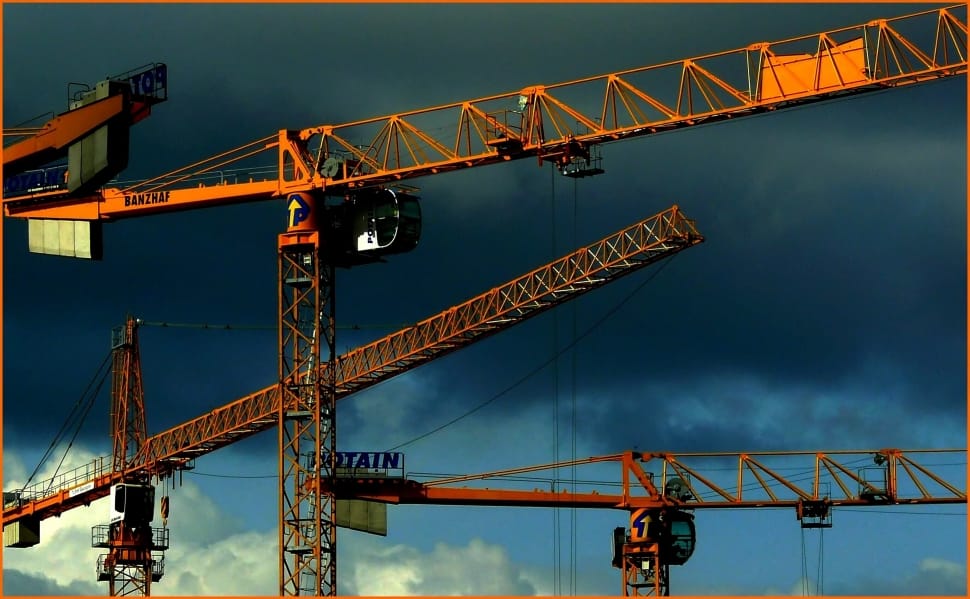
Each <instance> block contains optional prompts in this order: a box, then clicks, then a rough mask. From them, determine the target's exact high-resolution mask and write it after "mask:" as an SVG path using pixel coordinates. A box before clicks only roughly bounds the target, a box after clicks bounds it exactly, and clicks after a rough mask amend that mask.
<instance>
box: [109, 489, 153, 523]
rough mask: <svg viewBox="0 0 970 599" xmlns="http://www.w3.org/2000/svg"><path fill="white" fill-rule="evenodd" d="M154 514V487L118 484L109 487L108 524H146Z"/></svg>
mask: <svg viewBox="0 0 970 599" xmlns="http://www.w3.org/2000/svg"><path fill="white" fill-rule="evenodd" d="M154 512H155V487H153V486H151V485H132V484H118V485H115V486H113V487H111V520H110V523H111V524H114V523H115V522H126V523H128V524H148V523H150V522H151V521H152V518H153V517H154Z"/></svg>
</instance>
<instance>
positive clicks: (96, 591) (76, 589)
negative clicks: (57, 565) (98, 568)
mask: <svg viewBox="0 0 970 599" xmlns="http://www.w3.org/2000/svg"><path fill="white" fill-rule="evenodd" d="M91 572H92V575H93V573H94V570H93V569H92V571H91ZM3 594H4V595H5V596H7V597H23V596H36V595H42V596H51V595H53V596H61V597H63V596H92V595H104V589H101V588H98V586H97V585H95V584H93V583H89V582H82V581H79V580H73V581H71V583H70V584H66V585H65V584H61V583H59V582H58V581H57V580H55V579H53V578H49V577H47V576H41V575H38V574H26V573H24V572H21V571H20V570H13V569H7V568H4V570H3Z"/></svg>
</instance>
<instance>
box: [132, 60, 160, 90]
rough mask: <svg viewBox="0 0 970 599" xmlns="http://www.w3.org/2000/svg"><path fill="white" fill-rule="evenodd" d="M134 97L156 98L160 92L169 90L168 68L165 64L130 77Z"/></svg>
mask: <svg viewBox="0 0 970 599" xmlns="http://www.w3.org/2000/svg"><path fill="white" fill-rule="evenodd" d="M128 85H130V86H131V94H132V95H133V96H149V97H155V96H156V95H157V94H158V93H159V92H160V91H162V90H167V89H168V67H167V66H165V65H164V64H160V65H157V66H154V67H152V68H150V69H146V70H144V71H142V72H140V73H135V74H134V75H132V76H130V77H128Z"/></svg>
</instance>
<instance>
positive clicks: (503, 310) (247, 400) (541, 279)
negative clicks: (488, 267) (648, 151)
mask: <svg viewBox="0 0 970 599" xmlns="http://www.w3.org/2000/svg"><path fill="white" fill-rule="evenodd" d="M702 241H703V237H702V236H701V235H700V233H698V231H697V229H696V227H695V225H694V223H693V221H691V220H690V219H688V218H686V217H685V216H684V215H683V213H682V212H681V211H680V210H679V208H677V207H676V206H674V207H671V208H669V209H667V210H665V211H663V212H661V213H659V214H657V215H654V216H652V217H650V218H648V219H645V220H642V221H640V222H638V223H635V224H633V225H631V226H629V227H626V228H625V229H623V230H621V231H619V232H617V233H614V234H613V235H610V236H608V237H606V238H604V239H602V240H600V241H598V242H596V243H593V244H590V245H588V246H586V247H583V248H580V249H578V250H576V251H574V252H572V253H571V254H568V255H566V256H564V257H562V258H560V259H558V260H556V261H554V262H552V263H550V264H547V265H545V266H543V267H541V268H537V269H535V270H533V271H531V272H529V273H527V274H525V275H522V276H520V277H518V278H516V279H513V280H512V281H510V282H508V283H505V284H503V285H500V286H498V287H495V288H494V289H492V290H490V291H488V292H486V293H483V294H481V295H479V296H477V297H475V298H473V299H470V300H468V301H466V302H465V303H463V304H460V305H458V306H454V307H452V308H449V309H447V310H445V311H443V312H441V313H439V314H437V315H436V316H432V317H431V318H428V319H425V320H423V321H421V322H419V323H418V324H416V325H414V326H411V327H407V328H405V329H403V330H401V331H398V332H397V333H394V334H391V335H388V336H387V337H384V338H382V339H379V340H377V341H374V342H372V343H369V344H367V345H364V346H362V347H359V348H357V349H355V350H353V351H351V352H348V353H347V354H345V355H343V356H341V357H339V358H338V359H337V369H336V385H337V398H338V399H341V398H343V397H346V396H348V395H350V394H352V393H355V392H357V391H361V390H363V389H365V388H367V387H369V386H372V385H375V384H377V383H379V382H381V381H384V380H387V379H389V378H392V377H394V376H396V375H398V374H401V373H403V372H406V371H407V370H410V369H412V368H415V367H417V366H420V365H422V364H425V363H427V362H430V361H432V360H434V359H436V358H438V357H441V356H443V355H445V354H447V353H450V352H452V351H455V350H457V349H459V348H461V347H465V346H467V345H470V344H471V343H474V342H476V341H478V340H481V339H483V338H485V337H487V336H489V335H493V334H495V333H498V332H499V331H502V330H504V329H506V328H508V327H510V326H512V325H514V324H516V323H519V322H522V321H524V320H525V319H527V318H530V317H532V316H535V315H537V314H540V313H542V312H544V311H545V310H548V309H550V308H553V307H555V306H557V305H559V304H562V303H564V302H566V301H568V300H571V299H574V298H576V297H579V296H580V295H582V294H583V293H586V292H588V291H591V290H592V289H596V288H598V287H601V286H603V285H605V284H607V283H609V282H611V281H614V280H616V279H618V278H619V277H621V276H623V275H626V274H629V273H631V272H634V271H636V270H638V269H640V268H644V267H646V266H648V265H650V264H654V263H656V262H658V261H660V260H662V259H664V258H667V257H670V256H673V255H674V254H676V253H678V252H680V251H682V250H684V249H687V248H689V247H692V246H694V245H697V244H698V243H701V242H702ZM326 368H327V365H326V364H323V365H321V366H320V369H321V374H324V372H323V371H324V370H325V369H326ZM279 402H280V393H279V386H278V385H272V386H269V387H266V388H264V389H261V390H259V391H257V392H255V393H252V394H250V395H248V396H246V397H243V398H241V399H239V400H236V401H234V402H232V403H230V404H228V405H225V406H223V407H220V408H217V409H215V410H213V411H211V412H209V413H207V414H204V415H202V416H199V417H198V418H195V419H193V420H190V421H189V422H186V423H184V424H181V425H179V426H176V427H174V428H171V429H169V430H167V431H164V432H161V433H159V434H156V435H153V436H151V437H148V438H147V439H145V441H144V442H143V443H142V444H141V448H140V451H139V452H138V454H136V455H135V457H134V458H133V460H132V461H131V462H130V465H129V471H128V472H129V474H134V473H137V472H144V473H145V474H166V473H168V472H171V471H173V470H175V469H177V468H178V467H180V466H182V465H184V464H185V463H186V462H188V461H189V460H192V459H194V458H196V457H199V456H202V455H205V454H208V453H210V452H212V451H215V450H216V449H219V448H221V447H225V446H227V445H230V444H232V443H234V442H235V441H238V440H240V439H243V438H246V437H248V436H250V435H253V434H255V433H258V432H261V431H265V430H268V429H270V428H273V427H274V426H276V425H277V424H278V412H279V408H280V405H279ZM108 463H109V464H110V458H109V459H108ZM99 472H102V473H103V474H104V476H103V477H102V478H99V479H97V480H94V477H93V476H92V477H89V478H83V477H75V479H72V484H71V485H68V486H65V487H63V489H66V490H63V493H68V491H69V490H71V491H70V492H74V493H76V494H78V497H77V498H75V497H73V496H72V497H71V498H68V497H67V496H66V495H64V496H61V495H59V494H58V495H55V494H53V493H52V494H51V496H47V495H45V494H43V493H41V492H39V493H38V494H35V495H31V496H30V497H29V498H25V500H26V501H25V503H24V504H23V505H20V506H16V507H12V508H7V509H4V512H3V518H4V525H7V524H9V523H10V522H13V521H15V520H16V519H17V518H19V517H22V516H25V515H37V516H39V517H41V518H46V517H48V516H50V515H55V514H58V513H61V512H62V511H64V509H66V508H65V507H64V502H65V501H67V500H68V499H70V500H71V501H72V502H73V503H72V507H73V506H74V505H80V504H82V503H84V502H86V501H91V500H92V499H91V498H97V497H103V496H105V495H107V493H108V487H109V486H110V484H111V483H113V482H117V480H116V478H115V477H113V476H112V475H111V473H110V468H107V469H102V471H99ZM92 483H94V484H92ZM44 484H46V483H41V484H39V485H38V489H43V488H45V487H44ZM57 489H58V491H60V490H62V488H61V487H57ZM78 489H83V491H78Z"/></svg>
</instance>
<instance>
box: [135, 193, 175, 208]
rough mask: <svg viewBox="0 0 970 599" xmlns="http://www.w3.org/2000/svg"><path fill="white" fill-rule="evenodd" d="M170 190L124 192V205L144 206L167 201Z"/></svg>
mask: <svg viewBox="0 0 970 599" xmlns="http://www.w3.org/2000/svg"><path fill="white" fill-rule="evenodd" d="M171 193H172V192H170V191H148V192H145V193H132V194H127V193H126V194H125V206H145V205H149V204H166V203H168V200H169V197H170V194H171Z"/></svg>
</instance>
